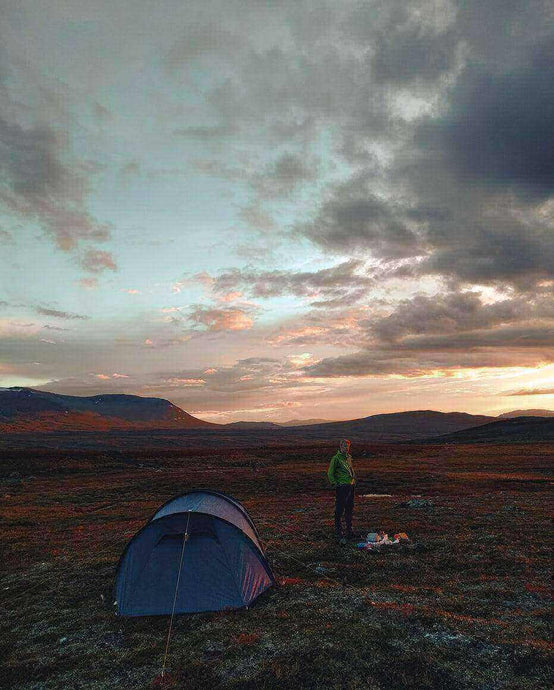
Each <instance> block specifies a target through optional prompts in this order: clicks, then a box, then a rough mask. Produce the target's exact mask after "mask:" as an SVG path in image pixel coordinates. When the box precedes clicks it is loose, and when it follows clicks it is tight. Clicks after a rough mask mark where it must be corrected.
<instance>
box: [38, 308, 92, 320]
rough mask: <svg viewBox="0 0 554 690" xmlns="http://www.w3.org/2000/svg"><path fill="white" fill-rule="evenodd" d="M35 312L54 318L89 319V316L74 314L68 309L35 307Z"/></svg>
mask: <svg viewBox="0 0 554 690" xmlns="http://www.w3.org/2000/svg"><path fill="white" fill-rule="evenodd" d="M35 312H36V313H37V314H40V315H42V316H53V317H55V318H56V319H69V320H80V321H85V320H87V319H90V316H83V315H82V314H74V313H72V312H68V311H60V310H59V309H50V308H48V307H35Z"/></svg>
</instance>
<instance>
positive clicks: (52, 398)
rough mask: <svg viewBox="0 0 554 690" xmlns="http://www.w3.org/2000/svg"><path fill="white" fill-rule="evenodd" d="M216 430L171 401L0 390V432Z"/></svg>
mask: <svg viewBox="0 0 554 690" xmlns="http://www.w3.org/2000/svg"><path fill="white" fill-rule="evenodd" d="M212 426H217V425H215V424H211V423H210V422H205V421H203V420H201V419H197V418H196V417H193V416H192V415H190V414H188V413H187V412H185V411H184V410H182V409H181V408H180V407H177V406H176V405H173V404H172V403H170V402H169V400H164V399H162V398H143V397H141V396H138V395H93V396H90V397H80V396H75V395H58V394H57V393H48V392H46V391H38V390H34V389H32V388H4V389H0V431H3V432H5V433H7V432H42V431H57V430H71V431H78V430H88V431H91V430H97V431H105V430H109V429H130V428H152V429H191V428H197V427H212Z"/></svg>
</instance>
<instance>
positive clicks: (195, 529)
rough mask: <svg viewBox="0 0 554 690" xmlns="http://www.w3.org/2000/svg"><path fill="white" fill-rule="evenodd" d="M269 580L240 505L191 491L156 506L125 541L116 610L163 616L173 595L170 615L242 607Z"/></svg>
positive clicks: (219, 496)
mask: <svg viewBox="0 0 554 690" xmlns="http://www.w3.org/2000/svg"><path fill="white" fill-rule="evenodd" d="M185 535H187V536H185ZM274 582H275V578H274V576H273V573H272V572H271V568H270V567H269V564H268V563H267V561H266V559H265V556H264V553H263V550H262V547H261V545H260V542H259V538H258V533H257V530H256V527H255V526H254V523H253V522H252V520H251V518H250V516H249V515H248V513H247V512H246V510H245V509H244V508H243V506H242V505H241V504H240V503H239V502H238V501H236V500H235V499H234V498H232V497H231V496H227V495H225V494H223V493H219V492H217V491H211V490H209V489H194V490H192V491H189V492H187V493H185V494H182V495H180V496H176V497H175V498H172V499H171V500H169V501H168V502H167V503H165V504H164V505H163V506H161V508H159V509H158V510H157V512H156V513H155V514H154V515H153V517H152V518H151V519H150V521H149V522H148V523H147V524H146V525H145V526H144V527H143V528H142V529H141V530H139V532H137V533H136V534H135V536H134V537H133V538H132V539H131V540H130V542H129V543H128V544H127V546H126V548H125V551H124V552H123V554H122V556H121V559H120V561H119V565H118V568H117V575H116V583H115V597H116V606H117V613H118V614H120V615H122V616H151V615H170V614H171V613H172V610H173V604H174V601H175V613H195V612H200V611H220V610H222V609H228V608H242V607H244V606H248V605H249V604H251V603H252V602H253V601H254V599H256V597H258V596H259V595H260V594H261V593H262V592H264V591H265V590H266V589H268V588H269V587H271V585H273V584H274Z"/></svg>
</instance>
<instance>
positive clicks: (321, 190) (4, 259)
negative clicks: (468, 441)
mask: <svg viewBox="0 0 554 690" xmlns="http://www.w3.org/2000/svg"><path fill="white" fill-rule="evenodd" d="M516 5H517V3H516ZM100 6H101V7H102V10H101V11H100V10H99V5H98V3H94V2H92V3H91V2H89V1H85V0H72V1H71V2H68V3H65V2H54V1H53V0H45V2H43V3H41V11H40V12H37V11H33V8H34V7H35V3H33V2H30V1H28V0H21V1H20V2H17V3H7V5H6V8H5V9H4V10H2V12H3V14H4V16H3V22H2V28H1V29H0V33H1V38H2V63H3V68H2V70H1V71H0V93H1V94H2V98H1V99H0V175H1V182H0V211H1V220H0V255H1V259H0V262H1V263H0V386H4V387H9V386H29V387H35V388H40V389H43V390H48V391H53V392H58V393H67V394H72V395H93V394H98V393H120V392H123V393H133V394H138V395H149V396H159V397H163V398H167V399H169V400H171V401H172V402H173V403H175V404H176V405H178V406H180V407H182V408H183V409H185V410H187V411H188V412H190V413H192V414H194V415H196V416H198V417H200V418H202V419H206V420H210V421H220V422H227V421H237V420H239V419H240V420H242V419H250V420H274V421H284V420H288V419H291V418H298V419H301V418H315V417H318V418H326V419H351V418H357V417H363V416H366V415H370V414H376V413H380V412H393V411H402V410H413V409H434V410H442V411H454V410H458V411H466V412H472V413H491V414H499V413H502V412H504V411H508V410H512V409H527V408H530V409H531V408H547V409H552V407H553V400H554V331H553V326H554V310H553V306H552V305H553V303H554V300H553V296H554V295H553V289H554V280H553V270H554V182H553V181H554V174H553V173H554V171H553V169H552V151H553V149H554V135H553V128H552V119H553V116H554V113H553V96H552V93H553V91H552V89H551V88H547V85H548V84H551V83H552V80H553V78H554V49H553V40H552V34H551V22H549V21H545V16H544V12H543V11H542V10H541V7H542V5H541V3H522V4H521V6H520V7H519V9H517V11H516V9H515V7H514V3H492V4H488V3H481V2H473V1H471V2H467V3H459V2H453V1H452V2H451V1H450V0H438V2H428V1H426V0H416V1H414V2H409V3H407V2H396V1H395V0H388V1H387V2H384V1H381V0H377V1H376V2H367V3H359V2H350V0H347V1H345V2H334V3H327V2H322V3H315V4H314V3H302V2H283V3H250V2H234V1H231V2H202V3H200V2H187V3H182V2H172V1H170V2H169V3H167V6H165V7H164V9H163V11H162V10H161V9H160V11H153V9H152V3H145V2H143V1H142V0H139V1H138V2H137V1H136V0H135V1H133V2H127V1H123V2H119V3H115V4H114V5H113V6H112V5H110V4H106V3H100ZM316 6H317V11H316ZM30 36H32V37H33V40H32V41H31V40H29V37H30Z"/></svg>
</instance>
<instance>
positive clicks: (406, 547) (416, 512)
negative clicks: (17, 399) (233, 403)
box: [0, 444, 552, 690]
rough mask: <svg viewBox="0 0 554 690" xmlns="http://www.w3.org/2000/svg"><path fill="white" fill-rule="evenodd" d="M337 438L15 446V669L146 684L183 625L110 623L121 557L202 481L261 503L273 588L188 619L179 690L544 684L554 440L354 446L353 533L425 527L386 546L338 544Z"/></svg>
mask: <svg viewBox="0 0 554 690" xmlns="http://www.w3.org/2000/svg"><path fill="white" fill-rule="evenodd" d="M332 450H333V448H332V447H331V446H322V445H321V444H313V445H311V446H305V447H302V446H295V447H272V448H263V447H257V448H255V449H243V450H240V451H237V450H236V449H231V450H230V451H226V450H224V449H207V448H204V449H202V450H193V449H191V450H190V451H188V452H183V451H179V452H175V453H171V452H165V453H159V454H156V455H153V454H148V453H145V454H142V455H136V454H135V455H134V456H129V455H124V454H118V453H112V454H110V453H103V454H87V453H84V452H81V453H77V452H73V453H66V454H61V453H51V454H46V453H43V454H41V453H37V454H30V453H29V454H25V455H21V454H18V453H13V454H4V457H3V459H2V465H1V466H2V468H3V469H2V475H1V476H2V485H1V495H2V507H1V517H2V535H1V536H2V544H3V551H4V552H3V565H4V575H3V577H2V580H1V582H0V587H1V588H2V589H1V590H0V591H1V592H2V599H3V606H4V609H5V611H6V615H5V616H4V617H3V618H2V622H1V625H2V640H3V646H2V649H1V650H0V651H1V652H2V655H3V661H2V664H3V667H4V668H3V682H5V683H7V685H8V686H9V687H18V688H19V687H20V688H23V689H26V690H31V689H34V688H38V687H41V688H43V687H44V688H58V687H93V686H94V687H99V688H100V687H105V688H108V687H116V686H119V687H125V688H145V687H151V686H152V683H153V682H154V681H155V679H156V677H158V676H159V674H160V670H161V661H162V658H163V651H164V646H165V636H166V634H167V623H168V621H167V619H166V618H164V617H161V618H144V619H141V618H137V619H121V618H117V617H115V616H114V614H113V607H112V605H111V588H112V585H113V576H114V572H115V566H116V564H117V560H118V558H119V555H120V553H121V551H122V550H123V548H124V546H125V544H126V542H127V540H128V539H129V538H130V537H131V536H132V535H133V534H134V533H135V532H136V530H137V529H139V528H140V527H141V526H142V525H143V524H144V523H145V522H146V521H147V520H148V518H149V517H150V515H151V514H152V513H153V512H154V511H155V510H156V508H157V507H158V506H159V505H160V504H161V503H162V502H164V501H165V500H166V499H167V498H169V497H170V496H172V495H174V494H177V493H180V492H182V491H186V490H187V489H189V488H191V487H193V486H206V487H211V488H214V489H220V490H223V491H226V492H227V493H230V494H232V495H235V496H236V497H237V498H238V499H239V500H241V501H242V502H243V503H244V505H245V506H246V507H247V509H248V510H249V512H250V514H251V515H252V517H253V519H254V521H255V522H256V524H257V526H258V529H259V531H260V535H261V538H262V540H263V542H264V544H265V548H266V552H267V556H268V558H269V560H270V562H271V563H272V565H273V567H274V569H275V573H276V575H277V577H278V586H277V587H275V588H274V589H272V590H270V591H269V592H267V593H266V594H264V595H263V596H262V597H261V598H260V599H259V600H258V601H257V602H256V604H255V605H254V606H253V607H252V608H250V609H248V610H242V611H227V612H220V613H216V614H213V613H212V614H202V615H195V616H180V617H177V619H176V620H175V624H174V632H173V638H172V642H171V647H170V656H169V661H168V668H169V676H168V677H169V678H170V679H171V682H172V683H173V684H174V685H173V686H174V687H179V688H197V687H198V688H200V687H208V686H211V687H230V688H252V689H253V688H286V687H299V688H301V687H314V688H315V687H330V688H360V689H361V688H374V689H375V688H382V689H386V688H399V689H402V688H404V689H406V690H407V688H414V687H422V688H462V689H467V690H474V689H475V690H476V689H478V688H481V689H484V688H492V687H498V688H513V689H514V690H515V689H516V688H517V689H519V690H539V689H541V688H547V687H549V662H550V660H551V658H552V645H551V643H550V637H549V623H550V617H549V615H550V611H549V605H550V587H549V585H550V574H551V559H550V557H551V552H550V547H549V544H548V542H547V534H548V532H549V529H550V515H549V510H548V501H547V497H548V495H549V488H550V485H549V482H550V481H551V475H550V470H551V461H552V446H549V445H547V444H543V445H535V446H530V445H522V446H508V445H504V446H483V445H480V446H416V445H411V446H386V445H375V444H372V445H370V446H366V447H364V446H360V445H358V447H354V448H353V451H354V458H355V462H356V467H357V471H358V476H359V486H358V495H357V499H356V501H357V504H356V511H355V528H356V530H357V531H358V532H359V533H360V534H365V533H366V532H368V531H374V530H381V529H382V530H384V531H385V532H388V533H389V534H394V533H396V532H400V531H403V532H407V534H408V535H409V536H410V539H411V541H410V543H407V544H400V545H397V546H395V547H390V548H389V549H388V550H385V549H383V550H382V551H381V552H375V553H374V552H363V551H359V550H356V548H355V546H353V545H348V546H346V547H340V546H339V545H337V544H336V543H335V541H334V539H333V538H332V537H333V535H332V530H333V517H332V511H333V495H332V492H331V491H330V490H329V489H328V488H327V486H326V482H325V470H326V464H327V461H328V458H329V455H330V453H331V452H332ZM363 494H391V495H390V496H384V497H380V498H375V497H373V498H363V497H362V495H363ZM411 497H421V498H422V499H424V500H423V501H422V502H419V503H418V502H415V503H414V502H413V501H410V500H409V499H410V498H411ZM414 679H416V680H415V681H414Z"/></svg>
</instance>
